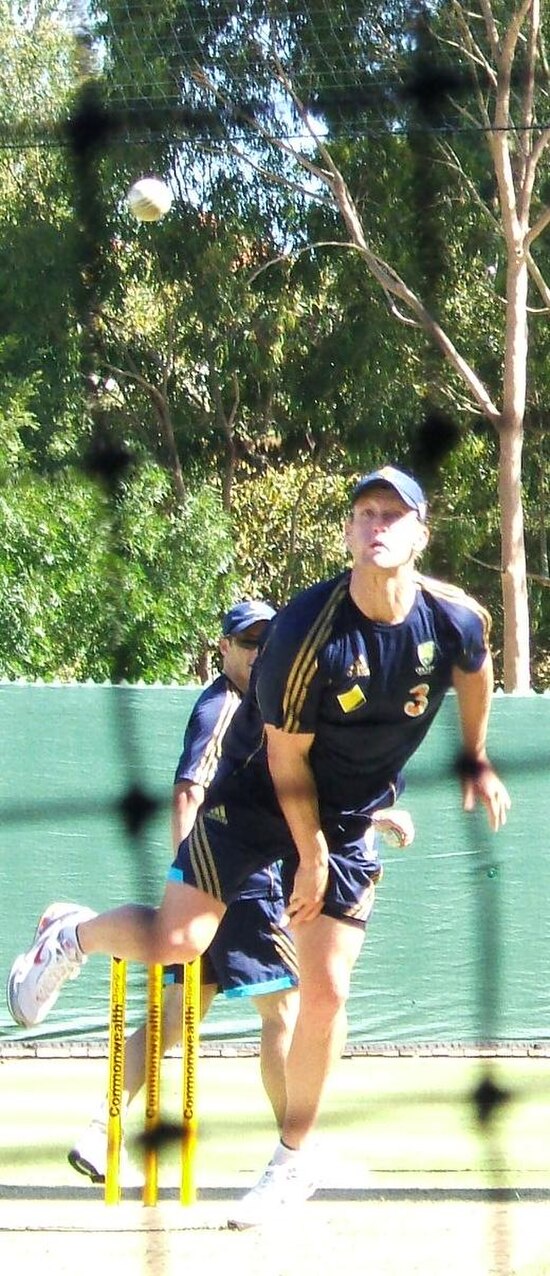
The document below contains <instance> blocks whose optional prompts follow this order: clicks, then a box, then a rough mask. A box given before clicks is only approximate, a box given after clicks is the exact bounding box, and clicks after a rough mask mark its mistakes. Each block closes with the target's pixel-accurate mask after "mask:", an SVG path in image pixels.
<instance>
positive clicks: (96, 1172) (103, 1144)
mask: <svg viewBox="0 0 550 1276" xmlns="http://www.w3.org/2000/svg"><path fill="white" fill-rule="evenodd" d="M68 1159H69V1164H70V1165H72V1167H73V1170H77V1171H78V1173H79V1174H86V1175H87V1176H88V1178H89V1179H90V1180H91V1182H92V1183H104V1182H105V1175H106V1173H107V1126H106V1124H105V1122H104V1121H99V1120H95V1121H90V1124H89V1125H88V1126H87V1127H86V1129H85V1130H83V1131H82V1134H81V1136H80V1138H79V1140H78V1142H77V1143H75V1146H74V1147H73V1148H71V1150H70V1152H69V1155H68ZM120 1186H121V1187H143V1174H140V1173H139V1170H137V1169H135V1167H134V1166H133V1165H132V1163H131V1161H130V1158H129V1156H128V1153H127V1151H126V1148H125V1147H124V1143H123V1144H122V1145H121V1148H120Z"/></svg>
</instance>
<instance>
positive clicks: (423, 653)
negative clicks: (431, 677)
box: [416, 639, 435, 673]
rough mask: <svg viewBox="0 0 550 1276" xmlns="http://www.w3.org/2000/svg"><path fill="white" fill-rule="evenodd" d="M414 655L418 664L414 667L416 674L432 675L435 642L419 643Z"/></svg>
mask: <svg viewBox="0 0 550 1276" xmlns="http://www.w3.org/2000/svg"><path fill="white" fill-rule="evenodd" d="M416 654H417V656H418V659H419V661H420V664H418V665H417V666H416V672H417V673H433V669H434V658H435V642H432V640H431V639H430V641H429V642H419V644H418V647H417V648H416Z"/></svg>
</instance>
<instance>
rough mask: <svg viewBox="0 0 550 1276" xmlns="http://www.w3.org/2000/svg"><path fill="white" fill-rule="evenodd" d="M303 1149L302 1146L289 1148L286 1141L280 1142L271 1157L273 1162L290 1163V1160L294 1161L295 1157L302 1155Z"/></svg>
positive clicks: (279, 1163) (274, 1163)
mask: <svg viewBox="0 0 550 1276" xmlns="http://www.w3.org/2000/svg"><path fill="white" fill-rule="evenodd" d="M301 1150H302V1149H301V1148H287V1147H286V1145H285V1144H284V1143H278V1144H277V1147H276V1148H275V1151H274V1153H273V1156H272V1158H271V1164H272V1165H288V1163H289V1161H293V1160H294V1159H295V1157H297V1156H300V1153H301Z"/></svg>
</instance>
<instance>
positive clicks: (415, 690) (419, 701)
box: [403, 682, 430, 718]
mask: <svg viewBox="0 0 550 1276" xmlns="http://www.w3.org/2000/svg"><path fill="white" fill-rule="evenodd" d="M429 690H430V685H429V683H428V682H419V683H418V686H417V687H410V688H409V695H410V696H412V699H411V700H406V701H405V704H404V705H403V708H404V710H405V713H406V714H407V717H408V718H419V717H420V715H421V714H422V713H425V712H426V709H427V708H428V692H429Z"/></svg>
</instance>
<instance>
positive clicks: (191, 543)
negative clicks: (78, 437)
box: [0, 466, 234, 681]
mask: <svg viewBox="0 0 550 1276" xmlns="http://www.w3.org/2000/svg"><path fill="white" fill-rule="evenodd" d="M0 547H1V548H0V671H1V674H2V676H3V677H8V678H16V677H29V678H36V677H41V678H46V679H50V678H59V679H61V680H69V679H85V678H91V679H94V680H102V679H108V678H112V677H120V676H125V677H126V678H128V680H131V681H135V680H137V679H140V678H141V679H144V680H145V681H156V680H160V681H170V680H171V679H176V680H178V681H185V680H187V679H189V678H192V677H193V676H194V673H195V669H196V666H197V664H198V662H199V660H200V659H201V657H202V655H203V651H204V647H205V645H207V644H208V643H209V642H213V641H214V640H215V639H216V637H217V634H218V631H219V616H220V613H221V612H222V611H223V610H224V609H225V607H226V606H227V603H228V600H230V599H231V598H232V597H233V596H234V595H233V590H234V584H233V577H232V572H231V562H232V549H231V541H230V536H229V529H228V526H227V521H226V519H225V516H224V515H223V512H222V510H221V506H220V500H219V497H218V495H217V494H216V492H215V490H213V489H212V488H203V489H199V490H198V491H197V492H196V493H195V494H194V495H193V496H191V497H190V498H189V501H188V504H187V506H186V508H185V509H178V510H177V511H176V512H174V511H173V510H171V509H170V501H169V481H168V479H167V477H166V475H165V474H163V473H162V472H161V471H159V470H158V469H156V467H154V466H148V467H144V468H143V469H141V470H140V471H139V472H138V473H137V474H136V475H135V476H134V477H133V478H131V479H129V480H128V481H127V483H125V484H124V486H123V489H122V490H121V492H120V493H119V495H118V499H117V502H116V505H115V506H114V507H113V506H111V505H110V504H108V503H107V500H106V498H105V497H104V496H103V495H102V493H101V492H100V491H98V489H97V488H96V487H95V486H94V485H93V484H89V483H85V482H84V481H83V479H82V477H81V475H80V474H79V473H78V472H68V471H64V472H63V473H61V474H59V475H58V476H56V477H52V478H37V477H35V476H33V475H30V474H28V473H26V474H23V475H21V476H20V477H19V479H18V480H17V481H14V482H12V483H11V484H10V485H9V486H8V487H5V488H4V491H3V492H2V494H1V496H0Z"/></svg>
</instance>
